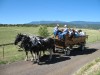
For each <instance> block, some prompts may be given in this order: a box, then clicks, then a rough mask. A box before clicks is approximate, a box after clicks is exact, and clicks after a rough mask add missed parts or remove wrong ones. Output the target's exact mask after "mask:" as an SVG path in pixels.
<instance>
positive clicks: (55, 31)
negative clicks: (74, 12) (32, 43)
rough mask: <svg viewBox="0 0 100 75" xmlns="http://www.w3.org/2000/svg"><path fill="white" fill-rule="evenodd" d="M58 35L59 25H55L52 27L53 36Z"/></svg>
mask: <svg viewBox="0 0 100 75" xmlns="http://www.w3.org/2000/svg"><path fill="white" fill-rule="evenodd" d="M60 33H61V31H60V30H59V24H57V25H56V27H54V36H57V35H58V34H60Z"/></svg>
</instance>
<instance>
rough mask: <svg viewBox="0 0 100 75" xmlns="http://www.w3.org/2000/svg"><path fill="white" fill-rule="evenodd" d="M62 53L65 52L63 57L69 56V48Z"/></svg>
mask: <svg viewBox="0 0 100 75" xmlns="http://www.w3.org/2000/svg"><path fill="white" fill-rule="evenodd" d="M64 52H65V55H66V56H68V55H70V52H71V50H70V48H68V47H67V48H66V49H65V51H64Z"/></svg>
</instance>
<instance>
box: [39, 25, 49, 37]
mask: <svg viewBox="0 0 100 75" xmlns="http://www.w3.org/2000/svg"><path fill="white" fill-rule="evenodd" d="M38 34H39V35H40V36H42V37H48V36H49V32H48V29H47V26H41V25H40V27H39V31H38Z"/></svg>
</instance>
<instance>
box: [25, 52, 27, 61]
mask: <svg viewBox="0 0 100 75" xmlns="http://www.w3.org/2000/svg"><path fill="white" fill-rule="evenodd" d="M25 53H26V58H25V61H28V51H25Z"/></svg>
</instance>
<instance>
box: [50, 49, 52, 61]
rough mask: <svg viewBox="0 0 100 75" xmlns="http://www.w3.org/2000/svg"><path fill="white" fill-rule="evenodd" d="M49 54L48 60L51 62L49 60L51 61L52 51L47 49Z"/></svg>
mask: <svg viewBox="0 0 100 75" xmlns="http://www.w3.org/2000/svg"><path fill="white" fill-rule="evenodd" d="M49 52H50V56H49V60H50V61H51V59H52V49H49Z"/></svg>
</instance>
